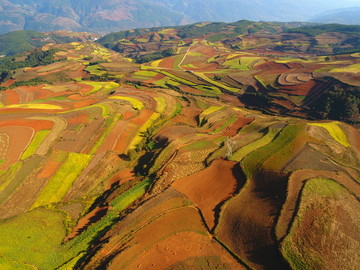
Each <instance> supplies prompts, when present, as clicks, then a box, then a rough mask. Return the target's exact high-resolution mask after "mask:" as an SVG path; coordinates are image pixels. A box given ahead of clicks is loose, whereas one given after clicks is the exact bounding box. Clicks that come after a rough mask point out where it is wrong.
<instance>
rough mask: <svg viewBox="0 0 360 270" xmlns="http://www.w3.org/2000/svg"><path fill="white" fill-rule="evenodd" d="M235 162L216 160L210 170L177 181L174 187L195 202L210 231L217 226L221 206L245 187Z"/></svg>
mask: <svg viewBox="0 0 360 270" xmlns="http://www.w3.org/2000/svg"><path fill="white" fill-rule="evenodd" d="M235 164H236V163H235V162H231V161H225V160H215V161H214V162H213V163H212V164H211V165H210V167H209V168H206V169H205V170H203V171H201V172H198V173H195V174H193V175H190V176H188V177H185V178H182V179H180V180H176V181H175V182H174V183H173V184H172V186H173V187H174V188H175V189H176V190H177V191H179V192H181V193H183V194H184V195H185V196H186V197H187V198H188V199H189V200H191V201H192V202H194V203H195V204H196V205H197V206H198V207H199V208H200V211H201V212H202V214H203V216H204V218H205V220H206V224H207V225H208V227H209V228H210V229H212V228H213V227H214V226H215V222H216V220H215V219H217V217H215V215H216V214H218V212H219V208H220V206H221V204H222V203H223V202H224V201H225V200H227V199H228V198H230V197H231V195H232V194H233V193H234V192H235V191H236V190H237V189H238V188H239V187H240V186H242V185H243V179H241V178H240V175H239V173H238V172H237V171H236V167H235Z"/></svg>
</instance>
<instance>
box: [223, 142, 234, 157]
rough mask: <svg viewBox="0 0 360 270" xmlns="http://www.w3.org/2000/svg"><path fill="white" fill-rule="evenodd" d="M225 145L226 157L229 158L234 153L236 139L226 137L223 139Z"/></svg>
mask: <svg viewBox="0 0 360 270" xmlns="http://www.w3.org/2000/svg"><path fill="white" fill-rule="evenodd" d="M225 147H226V158H227V159H230V158H231V156H232V155H233V153H234V149H235V147H236V141H234V140H232V139H229V138H228V139H227V140H226V141H225Z"/></svg>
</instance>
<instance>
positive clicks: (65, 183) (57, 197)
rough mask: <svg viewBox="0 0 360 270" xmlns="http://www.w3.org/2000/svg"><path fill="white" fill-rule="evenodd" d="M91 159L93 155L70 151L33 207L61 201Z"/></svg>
mask: <svg viewBox="0 0 360 270" xmlns="http://www.w3.org/2000/svg"><path fill="white" fill-rule="evenodd" d="M91 159H92V156H91V155H86V154H78V153H69V154H68V156H67V158H66V160H65V161H64V162H63V164H62V165H61V167H60V168H59V169H58V170H57V171H56V173H55V175H54V176H53V177H52V178H51V179H50V180H49V182H48V183H47V185H46V186H45V187H44V188H43V190H42V191H41V193H40V195H39V196H38V197H37V199H36V201H35V202H34V204H33V205H32V206H31V209H34V208H36V207H39V206H42V205H48V204H51V203H56V202H60V201H61V199H62V198H63V197H64V196H65V195H66V193H67V192H68V191H69V189H70V188H71V187H72V185H73V183H74V182H75V180H76V179H77V178H78V177H79V175H80V174H81V172H82V171H83V170H84V168H85V167H86V166H87V165H88V164H89V162H90V160H91Z"/></svg>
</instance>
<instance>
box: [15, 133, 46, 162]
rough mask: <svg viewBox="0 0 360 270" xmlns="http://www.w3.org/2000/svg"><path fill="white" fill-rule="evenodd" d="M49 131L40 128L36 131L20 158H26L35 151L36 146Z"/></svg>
mask: <svg viewBox="0 0 360 270" xmlns="http://www.w3.org/2000/svg"><path fill="white" fill-rule="evenodd" d="M49 133H50V130H41V131H38V132H37V133H36V134H35V136H34V138H33V139H32V141H31V143H30V145H29V146H28V147H27V148H26V150H25V152H24V153H23V154H22V156H21V159H26V158H28V157H30V156H31V155H32V154H34V153H35V151H36V149H37V148H38V146H39V145H40V144H41V142H42V141H43V140H44V139H45V137H46V136H47V135H48V134H49Z"/></svg>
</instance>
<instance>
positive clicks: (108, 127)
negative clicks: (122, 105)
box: [89, 114, 121, 155]
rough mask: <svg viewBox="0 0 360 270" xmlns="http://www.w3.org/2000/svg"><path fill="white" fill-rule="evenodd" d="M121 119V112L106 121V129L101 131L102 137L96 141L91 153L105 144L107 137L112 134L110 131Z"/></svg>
mask: <svg viewBox="0 0 360 270" xmlns="http://www.w3.org/2000/svg"><path fill="white" fill-rule="evenodd" d="M120 119H121V114H115V116H113V117H109V118H107V119H106V121H105V127H106V129H105V131H104V132H103V133H101V136H100V138H99V139H98V140H97V142H96V143H95V145H94V147H93V148H92V149H91V151H90V153H89V154H90V155H93V154H95V153H96V151H97V150H98V149H99V147H100V146H101V145H102V144H103V142H104V141H105V139H106V137H107V136H108V135H109V134H110V132H111V131H112V130H113V128H114V127H115V126H116V124H117V122H118V121H119V120H120Z"/></svg>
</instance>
